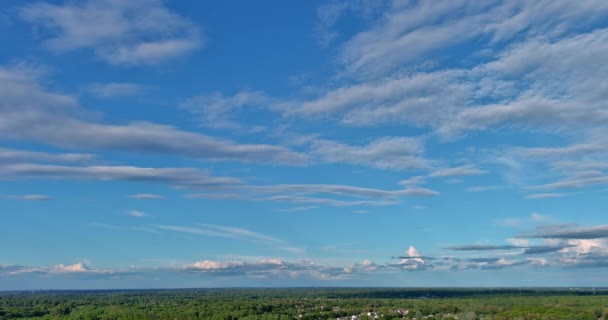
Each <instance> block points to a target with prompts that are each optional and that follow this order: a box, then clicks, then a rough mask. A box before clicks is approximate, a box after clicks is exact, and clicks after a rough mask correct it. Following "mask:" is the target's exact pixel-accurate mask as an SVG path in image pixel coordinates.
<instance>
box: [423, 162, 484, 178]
mask: <svg viewBox="0 0 608 320" xmlns="http://www.w3.org/2000/svg"><path fill="white" fill-rule="evenodd" d="M486 173H488V172H487V171H485V170H481V169H478V168H476V167H475V166H473V165H464V166H460V167H455V168H441V169H437V170H435V171H433V172H432V173H431V174H429V177H433V178H445V177H462V176H474V175H480V174H486Z"/></svg>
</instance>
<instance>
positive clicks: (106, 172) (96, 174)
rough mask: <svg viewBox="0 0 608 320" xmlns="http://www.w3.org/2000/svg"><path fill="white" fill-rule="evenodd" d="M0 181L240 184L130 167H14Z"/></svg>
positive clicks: (195, 173)
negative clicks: (52, 180)
mask: <svg viewBox="0 0 608 320" xmlns="http://www.w3.org/2000/svg"><path fill="white" fill-rule="evenodd" d="M0 177H3V178H12V179H15V178H18V179H61V180H66V179H74V180H99V181H114V180H118V181H132V182H147V183H160V184H168V185H174V186H179V187H184V188H194V189H205V188H212V189H217V188H221V187H230V186H236V185H239V184H241V181H240V180H239V179H236V178H231V177H213V176H210V175H208V174H206V173H205V172H202V171H199V170H196V169H193V168H142V167H133V166H88V167H77V166H59V165H41V164H15V165H6V166H1V167H0Z"/></svg>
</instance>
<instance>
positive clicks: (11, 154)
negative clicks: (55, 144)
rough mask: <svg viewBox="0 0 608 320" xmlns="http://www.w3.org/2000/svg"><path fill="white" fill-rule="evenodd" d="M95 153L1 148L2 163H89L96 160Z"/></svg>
mask: <svg viewBox="0 0 608 320" xmlns="http://www.w3.org/2000/svg"><path fill="white" fill-rule="evenodd" d="M95 158H96V156H95V155H94V154H83V153H47V152H39V151H29V150H17V149H8V148H0V163H3V164H6V163H21V162H31V161H35V162H49V163H56V162H59V163H62V162H67V163H70V162H72V163H87V162H92V161H94V160H95Z"/></svg>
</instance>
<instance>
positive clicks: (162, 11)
mask: <svg viewBox="0 0 608 320" xmlns="http://www.w3.org/2000/svg"><path fill="white" fill-rule="evenodd" d="M19 13H20V16H21V18H23V19H24V20H25V21H27V22H30V23H32V24H34V25H35V26H40V27H42V28H44V29H46V30H45V31H46V32H45V33H44V34H45V35H48V38H47V39H46V40H45V45H46V47H47V48H48V49H49V50H51V51H53V52H56V53H63V52H67V51H73V50H78V49H89V50H92V51H93V52H94V54H95V55H96V56H97V57H98V58H99V59H102V60H105V61H106V62H109V63H111V64H115V65H145V64H148V65H149V64H158V63H161V62H164V61H166V60H169V59H173V58H176V57H179V56H182V55H185V54H187V53H189V52H191V51H193V50H194V49H196V48H198V47H200V46H201V45H202V42H203V41H202V38H201V36H200V31H199V29H198V28H197V27H196V26H195V25H194V24H193V23H192V22H191V21H189V20H188V19H187V18H185V17H182V16H179V15H177V14H175V13H173V12H171V11H170V10H169V9H168V8H167V7H165V6H164V4H163V2H162V1H160V0H135V1H116V0H100V1H92V0H91V1H83V2H75V3H72V2H68V3H66V4H64V5H55V4H50V3H46V2H38V3H32V4H28V5H26V6H23V7H22V8H21V9H20V12H19Z"/></svg>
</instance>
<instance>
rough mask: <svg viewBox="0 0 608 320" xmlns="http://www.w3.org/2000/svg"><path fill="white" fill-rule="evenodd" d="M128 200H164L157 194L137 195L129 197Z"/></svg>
mask: <svg viewBox="0 0 608 320" xmlns="http://www.w3.org/2000/svg"><path fill="white" fill-rule="evenodd" d="M129 198H132V199H147V200H151V199H164V198H165V197H163V196H161V195H159V194H153V193H138V194H132V195H129Z"/></svg>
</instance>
